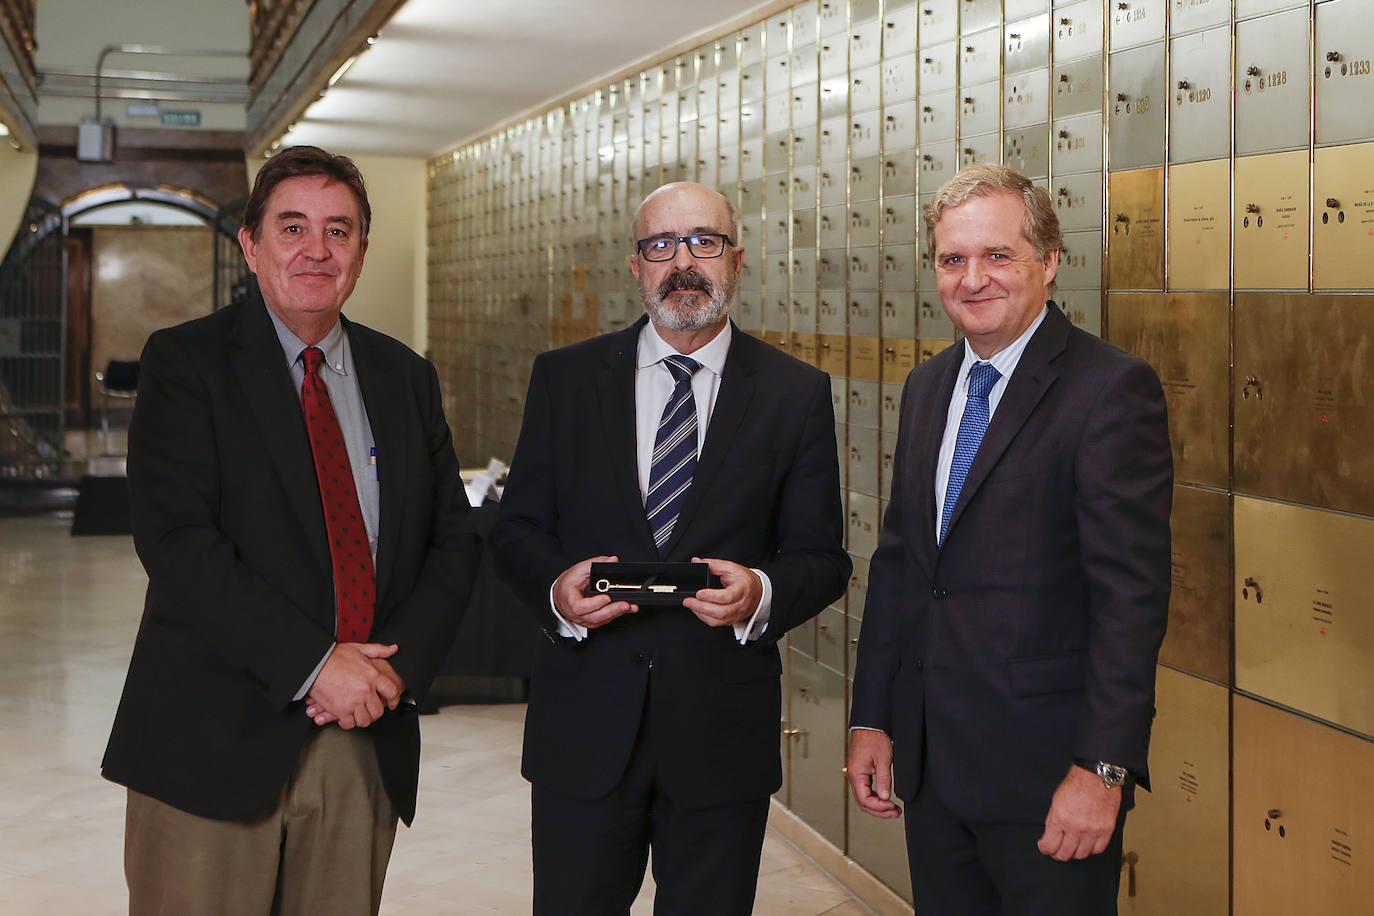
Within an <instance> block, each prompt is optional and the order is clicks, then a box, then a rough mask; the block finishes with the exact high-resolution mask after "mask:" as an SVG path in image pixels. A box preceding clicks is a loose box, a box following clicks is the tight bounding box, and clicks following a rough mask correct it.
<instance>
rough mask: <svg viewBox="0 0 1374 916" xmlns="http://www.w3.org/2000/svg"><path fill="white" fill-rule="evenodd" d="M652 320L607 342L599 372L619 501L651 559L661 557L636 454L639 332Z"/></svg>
mask: <svg viewBox="0 0 1374 916" xmlns="http://www.w3.org/2000/svg"><path fill="white" fill-rule="evenodd" d="M648 320H649V316H647V315H645V316H643V317H641V318H640V319H639V320H638V321H636V322H635V323H634V324H632V325H630V327H628V328H626V329H625V330H623V331H620V332H619V333H617V334H613V335H612V336H611V337H610V338H609V339H608V341H607V344H608V345H607V348H606V350H605V352H604V353H603V355H602V358H601V365H600V366H599V367H598V369H597V378H596V384H597V394H598V397H599V398H600V401H601V423H602V427H603V431H604V434H605V442H606V443H607V446H608V447H607V448H606V451H605V455H606V460H607V461H609V462H610V463H611V477H612V479H613V480H614V481H615V483H614V484H613V487H614V489H615V491H616V497H615V498H616V499H617V500H618V501H619V503H620V505H621V508H622V509H623V510H624V511H625V512H626V513H627V514H628V517H629V519H630V528H629V530H630V531H633V532H634V533H635V536H636V537H638V538H639V539H640V541H641V542H642V544H643V546H644V549H645V550H647V551H648V554H647V555H648V556H654V555H656V554H657V552H658V551H657V550H656V549H655V547H654V535H653V531H652V530H650V528H649V519H648V518H647V517H646V516H645V515H644V501H643V499H642V498H641V497H640V495H639V461H638V458H637V452H636V450H635V361H636V358H637V356H638V353H639V332H640V329H641V328H643V327H644V323H645V322H646V321H648Z"/></svg>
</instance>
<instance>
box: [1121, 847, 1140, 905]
mask: <svg viewBox="0 0 1374 916" xmlns="http://www.w3.org/2000/svg"><path fill="white" fill-rule="evenodd" d="M1139 861H1140V853H1138V852H1136V851H1135V850H1132V851H1130V852H1128V853H1126V854H1125V855H1124V856H1122V857H1121V867H1122V868H1124V869H1125V870H1126V896H1127V897H1134V896H1135V866H1136V863H1137V862H1139Z"/></svg>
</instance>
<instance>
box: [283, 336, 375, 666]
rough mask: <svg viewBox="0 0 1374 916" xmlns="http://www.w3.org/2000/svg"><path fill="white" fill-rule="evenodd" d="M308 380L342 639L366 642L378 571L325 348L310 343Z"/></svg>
mask: <svg viewBox="0 0 1374 916" xmlns="http://www.w3.org/2000/svg"><path fill="white" fill-rule="evenodd" d="M301 358H302V359H303V360H304V361H305V381H303V382H302V383H301V407H302V409H304V411H305V427H306V430H307V431H308V432H309V433H310V451H311V453H312V454H313V455H314V456H315V476H316V478H318V480H319V482H320V501H321V502H322V503H323V504H324V525H325V530H326V531H327V532H328V533H329V558H330V560H331V561H333V565H334V607H335V614H336V615H337V621H338V622H337V635H336V637H335V638H336V639H337V640H338V641H339V642H367V638H368V635H369V634H370V633H371V631H372V617H373V614H374V607H375V605H376V597H377V596H376V592H377V585H376V574H375V573H374V571H373V568H372V552H371V551H370V550H369V549H368V543H367V528H366V526H364V525H363V513H362V510H361V509H360V508H359V505H358V490H357V488H356V487H355V486H354V485H353V466H352V465H350V464H349V463H348V449H347V448H346V447H345V446H344V440H343V431H342V430H341V429H340V428H339V418H338V417H336V416H335V415H334V405H333V403H332V402H331V401H330V400H329V390H328V389H327V388H325V386H324V379H322V378H320V364H321V363H323V362H324V352H323V351H322V350H320V348H319V347H307V348H306V349H305V350H303V351H302V352H301Z"/></svg>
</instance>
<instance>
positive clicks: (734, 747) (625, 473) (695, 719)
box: [491, 183, 850, 916]
mask: <svg viewBox="0 0 1374 916" xmlns="http://www.w3.org/2000/svg"><path fill="white" fill-rule="evenodd" d="M635 239H636V244H635V248H634V251H633V253H632V254H631V255H630V270H631V271H632V273H633V274H634V276H635V278H636V279H637V281H638V285H639V292H640V297H641V299H642V300H643V303H644V306H645V309H646V311H647V312H648V315H647V316H646V317H644V318H641V319H640V320H639V321H638V322H636V323H635V324H634V325H632V326H631V327H629V328H627V329H625V330H622V331H618V332H615V333H611V334H606V335H603V336H601V337H596V338H594V339H591V340H587V341H583V342H582V343H578V344H574V345H572V346H569V347H564V348H562V349H559V350H554V351H551V352H548V353H544V354H541V355H540V356H539V358H538V359H536V360H535V363H534V368H533V371H532V374H531V378H530V388H529V396H528V399H527V401H526V404H525V418H524V425H523V428H522V429H521V432H520V441H519V444H518V446H517V448H516V451H515V457H514V460H513V461H512V462H511V471H510V477H509V482H508V485H507V487H506V491H505V494H504V496H503V497H502V501H501V515H500V519H499V521H498V523H497V525H496V528H495V530H494V531H493V533H492V537H491V544H492V549H493V550H494V551H495V556H496V560H497V563H498V568H500V569H501V570H502V572H503V574H504V575H505V576H506V577H507V578H508V579H509V580H510V581H511V583H512V584H513V585H514V586H515V587H516V588H517V589H519V590H521V591H522V593H523V595H524V596H525V599H526V603H527V604H528V605H529V606H530V607H532V608H534V609H536V611H537V614H538V619H539V623H540V625H541V626H542V627H543V629H544V631H545V633H546V634H547V637H548V638H547V639H546V640H542V641H541V643H540V649H539V651H538V655H537V659H536V666H535V672H534V678H533V682H532V685H531V691H530V704H529V713H528V717H527V719H526V723H525V753H524V763H523V772H524V775H525V776H526V778H528V779H529V780H530V781H531V783H532V784H533V789H532V806H533V845H534V879H535V886H534V896H535V901H534V909H535V912H536V913H541V914H569V913H577V914H579V916H596V914H624V913H627V912H628V911H629V907H630V903H631V902H632V901H633V900H634V898H635V895H636V893H637V892H638V890H639V886H640V883H641V882H642V880H643V876H644V867H645V862H646V859H647V857H648V852H649V848H650V846H652V847H653V863H654V878H655V880H656V881H657V884H658V889H657V897H656V899H655V912H657V913H659V914H673V913H680V914H689V913H690V914H699V913H712V914H720V916H729V914H740V916H742V914H747V913H749V912H750V911H751V909H752V905H753V899H754V889H755V884H756V882H757V877H758V866H759V856H760V851H761V849H762V844H763V834H764V827H765V824H766V821H767V816H768V800H769V795H770V793H772V792H774V791H775V790H777V788H778V787H779V786H780V785H781V783H782V771H781V766H780V762H779V756H778V722H779V720H780V710H781V706H780V702H781V701H780V688H779V682H778V678H779V674H780V673H781V670H782V669H781V661H780V658H779V654H778V648H777V640H778V638H779V637H781V636H782V635H783V634H784V633H786V632H787V631H788V630H789V629H790V628H792V627H794V626H796V625H797V624H800V623H802V622H804V621H806V620H809V619H811V618H812V617H814V616H815V615H816V614H817V613H819V612H820V610H821V609H822V608H824V607H825V605H826V604H827V603H828V602H829V601H831V600H833V599H834V598H836V597H837V596H838V595H839V594H840V593H841V592H843V591H844V588H845V584H846V582H847V580H848V577H849V573H850V563H849V559H848V557H847V555H846V554H845V551H844V548H843V546H842V543H843V542H842V538H843V525H844V520H843V514H842V511H841V506H840V484H839V468H838V462H837V458H836V452H835V420H834V413H833V411H832V408H831V401H830V382H829V379H828V378H827V376H826V375H825V373H823V372H821V371H819V370H817V369H815V368H813V367H811V366H808V365H806V364H804V363H802V362H799V361H798V360H796V359H793V358H792V357H791V356H788V355H787V354H785V353H783V352H782V351H780V350H777V349H775V348H774V347H771V346H769V345H768V344H765V343H763V342H762V341H759V340H758V339H756V338H753V337H750V336H749V335H747V334H745V333H743V332H742V331H740V330H739V329H738V328H736V327H734V325H733V323H732V322H731V321H730V320H729V317H728V309H729V304H730V300H731V298H732V296H733V294H734V290H735V285H736V281H737V279H738V277H739V270H740V267H741V265H742V264H743V260H744V251H743V249H741V248H740V247H739V245H738V242H737V239H738V235H737V232H736V229H735V225H734V217H733V212H732V209H731V207H730V204H729V202H728V201H727V200H726V199H725V198H724V197H723V196H722V195H721V194H720V193H718V192H717V191H714V190H712V189H711V188H707V187H705V186H702V185H699V184H692V183H675V184H669V185H665V186H664V187H662V188H659V189H658V190H656V191H655V192H654V193H652V194H650V195H649V196H648V197H647V198H646V199H645V200H644V202H643V203H642V204H641V206H640V208H639V211H638V213H637V214H636V216H635ZM616 559H618V560H621V561H658V560H663V561H672V562H676V561H692V560H701V561H703V562H707V563H709V564H710V568H711V571H712V572H714V573H716V574H717V575H719V576H720V578H721V587H720V588H717V589H703V590H701V591H698V592H697V593H696V594H695V596H694V597H688V598H686V599H685V600H684V601H683V602H682V605H683V606H681V607H672V608H663V607H648V606H644V607H640V606H637V605H634V604H630V603H628V602H626V601H623V600H612V598H611V597H610V596H607V595H598V596H594V597H584V592H585V591H586V589H587V585H588V579H589V571H590V564H591V563H592V562H594V561H598V560H616Z"/></svg>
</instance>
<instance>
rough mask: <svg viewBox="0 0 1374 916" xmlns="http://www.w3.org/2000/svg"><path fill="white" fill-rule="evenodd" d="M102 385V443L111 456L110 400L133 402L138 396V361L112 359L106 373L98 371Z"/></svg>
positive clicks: (98, 380)
mask: <svg viewBox="0 0 1374 916" xmlns="http://www.w3.org/2000/svg"><path fill="white" fill-rule="evenodd" d="M95 380H96V381H97V382H99V383H100V394H101V398H102V401H101V407H100V442H101V446H102V448H103V449H104V452H105V454H106V455H108V454H110V399H111V398H119V399H122V400H133V399H134V398H135V397H136V396H137V395H138V360H136V359H134V360H125V359H112V360H110V362H109V363H108V364H107V365H106V366H105V369H104V371H97V372H96V374H95Z"/></svg>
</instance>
